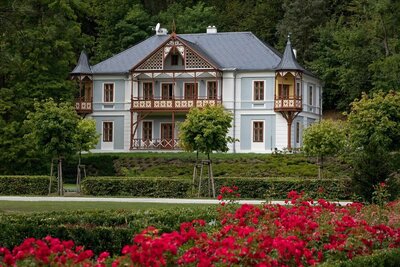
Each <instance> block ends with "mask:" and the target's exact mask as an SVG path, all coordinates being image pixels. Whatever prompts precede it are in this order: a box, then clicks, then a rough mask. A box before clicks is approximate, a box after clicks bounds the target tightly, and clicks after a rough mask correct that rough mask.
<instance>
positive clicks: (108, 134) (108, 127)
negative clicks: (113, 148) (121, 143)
mask: <svg viewBox="0 0 400 267" xmlns="http://www.w3.org/2000/svg"><path fill="white" fill-rule="evenodd" d="M112 141H113V122H112V121H105V122H103V142H112Z"/></svg>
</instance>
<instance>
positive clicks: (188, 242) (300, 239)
mask: <svg viewBox="0 0 400 267" xmlns="http://www.w3.org/2000/svg"><path fill="white" fill-rule="evenodd" d="M236 192H237V188H236V187H232V188H222V189H221V193H222V194H221V195H220V196H219V197H218V199H220V200H221V203H225V204H226V205H225V204H224V205H223V206H222V205H221V206H220V207H219V208H218V209H219V216H220V217H219V218H218V220H217V222H214V223H213V224H212V226H210V225H211V222H205V221H203V220H194V221H192V222H187V223H182V224H181V226H180V229H179V230H178V231H173V232H170V233H163V234H159V233H158V230H157V229H155V228H154V227H148V228H147V229H145V230H143V232H141V233H140V234H138V235H136V236H134V238H133V240H132V241H133V242H132V244H129V245H126V246H125V247H124V248H123V249H122V251H121V254H122V255H120V256H115V257H112V258H110V255H109V254H108V253H107V252H103V253H101V254H100V255H99V256H94V255H93V252H92V251H91V250H85V249H84V248H83V247H76V246H75V245H74V243H73V241H60V240H58V239H57V238H52V237H46V238H45V239H44V240H36V239H33V238H28V239H26V240H25V241H24V242H23V243H22V244H21V245H20V246H17V247H15V248H14V249H13V250H11V251H10V250H8V249H7V248H0V260H1V265H5V266H28V265H29V266H32V265H38V266H43V265H46V266H106V265H107V266H113V267H114V266H176V265H180V266H232V265H240V266H313V265H316V264H318V263H321V262H324V261H327V260H347V259H349V258H350V259H351V258H353V257H354V256H357V255H365V254H371V253H372V252H373V251H374V250H378V249H383V248H397V247H400V228H399V225H400V216H399V208H400V204H399V202H392V203H389V204H388V205H387V206H385V207H384V208H383V207H381V206H376V205H371V206H364V205H362V204H360V203H353V204H351V205H348V206H345V207H342V206H339V205H337V204H335V203H330V202H328V201H326V200H324V199H319V200H317V201H316V202H314V201H313V200H311V199H307V198H306V197H305V195H304V194H303V193H297V192H295V191H292V192H290V193H289V195H288V196H289V200H288V201H287V205H272V204H265V205H263V206H253V205H246V204H245V205H241V206H240V205H238V204H237V203H236V202H234V201H229V200H228V201H227V200H226V195H229V196H230V197H237V193H236Z"/></svg>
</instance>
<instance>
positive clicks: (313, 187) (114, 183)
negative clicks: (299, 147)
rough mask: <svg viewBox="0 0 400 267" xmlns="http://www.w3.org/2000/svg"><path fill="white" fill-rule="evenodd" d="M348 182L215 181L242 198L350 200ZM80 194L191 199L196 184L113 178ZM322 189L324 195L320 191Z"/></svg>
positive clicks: (87, 184)
mask: <svg viewBox="0 0 400 267" xmlns="http://www.w3.org/2000/svg"><path fill="white" fill-rule="evenodd" d="M206 184H207V182H206V181H204V182H203V188H202V191H203V195H207V194H206V191H207V188H206ZM350 184H351V181H350V180H347V179H336V180H335V179H329V180H328V179H326V180H318V179H298V178H287V179H284V178H215V186H216V190H217V192H219V189H220V188H221V187H222V186H224V185H236V186H238V187H239V193H240V194H241V197H242V198H255V199H257V198H258V199H264V198H274V199H285V198H286V197H287V193H288V192H290V191H292V190H296V191H298V192H301V191H304V192H306V193H307V194H308V195H309V196H310V197H312V198H317V197H322V196H323V197H324V198H327V199H334V200H336V199H350V198H351V196H352V191H351V185H350ZM82 186H83V192H84V193H85V194H88V195H95V196H135V197H173V198H185V197H192V196H193V195H196V193H197V185H196V186H195V189H194V190H193V184H192V182H191V181H190V180H188V179H171V178H143V177H141V178H136V177H131V178H117V177H91V178H87V179H85V180H84V181H83V183H82ZM321 188H324V192H323V193H322V192H320V191H321V190H320V189H321Z"/></svg>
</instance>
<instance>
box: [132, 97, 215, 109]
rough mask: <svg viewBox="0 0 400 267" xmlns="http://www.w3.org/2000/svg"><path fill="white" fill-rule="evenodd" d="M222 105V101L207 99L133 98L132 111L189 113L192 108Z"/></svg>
mask: <svg viewBox="0 0 400 267" xmlns="http://www.w3.org/2000/svg"><path fill="white" fill-rule="evenodd" d="M218 104H219V105H220V104H222V100H221V99H207V98H195V99H184V98H177V97H175V98H174V99H162V98H158V99H157V98H152V99H143V98H133V99H132V110H133V111H135V110H157V111H175V110H177V111H188V110H189V109H190V108H192V107H199V108H202V107H205V106H207V105H210V106H215V105H218Z"/></svg>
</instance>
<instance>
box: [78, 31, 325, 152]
mask: <svg viewBox="0 0 400 267" xmlns="http://www.w3.org/2000/svg"><path fill="white" fill-rule="evenodd" d="M71 78H72V79H74V80H76V81H77V84H79V97H78V98H77V99H76V103H75V107H76V110H77V112H78V113H79V114H81V115H82V116H85V117H90V118H93V119H94V120H95V121H96V128H97V131H98V132H99V133H100V140H99V142H98V144H97V147H96V149H95V150H94V151H137V150H177V149H180V148H179V128H178V127H177V124H178V123H179V122H182V121H184V120H185V117H186V114H187V113H188V112H189V109H190V108H192V107H199V108H202V107H204V106H206V105H223V106H224V108H225V109H226V110H228V111H230V112H231V113H232V115H233V123H232V127H231V129H230V132H229V136H231V137H233V138H235V139H237V141H236V142H235V143H232V144H230V152H233V153H235V152H236V153H246V152H256V153H271V152H273V151H275V149H279V150H282V149H284V148H287V149H293V148H298V147H301V146H302V132H303V130H304V129H305V128H306V127H307V126H308V125H310V124H311V123H313V122H315V121H318V120H319V119H320V118H321V114H322V109H321V108H322V106H321V104H322V99H321V96H322V86H321V81H320V80H319V79H318V78H317V77H316V76H315V75H314V74H313V73H311V72H310V71H308V70H306V69H305V68H303V67H302V66H301V65H300V64H299V63H298V62H297V61H296V56H295V54H294V52H293V49H292V46H291V43H290V39H289V38H288V41H287V44H286V48H285V51H284V53H283V55H282V54H280V53H279V52H277V51H276V50H275V49H274V48H272V47H271V46H269V45H268V44H266V43H264V42H262V41H261V40H259V39H258V38H257V37H256V36H255V35H254V34H252V33H251V32H217V29H216V28H215V26H213V27H208V28H207V32H206V33H199V34H176V33H174V32H173V33H171V34H168V33H167V31H166V29H163V28H162V29H158V30H157V31H156V34H155V35H154V36H152V37H150V38H148V39H146V40H144V41H142V42H140V43H138V44H136V45H135V46H132V47H131V48H128V49H127V50H125V51H123V52H121V53H119V54H117V55H114V56H113V57H111V58H108V59H106V60H104V61H102V62H100V63H98V64H96V65H93V66H91V65H90V64H89V61H88V58H87V55H86V54H85V53H84V52H82V53H81V55H80V57H79V61H78V64H77V66H76V67H75V69H74V70H73V71H72V72H71Z"/></svg>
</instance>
